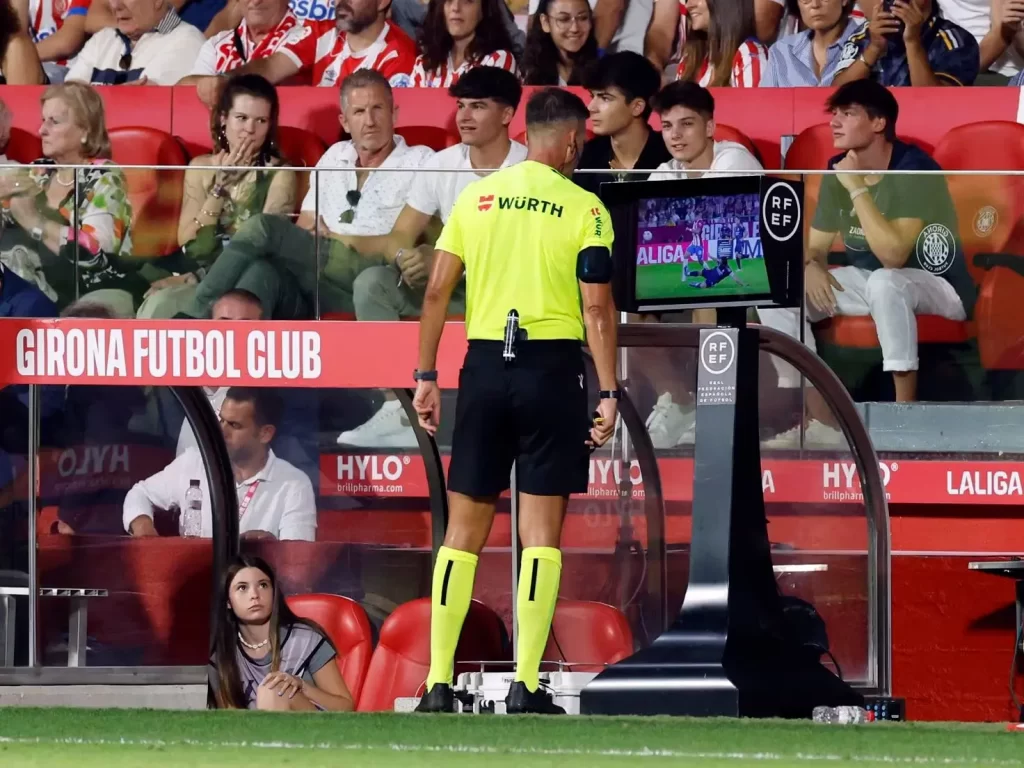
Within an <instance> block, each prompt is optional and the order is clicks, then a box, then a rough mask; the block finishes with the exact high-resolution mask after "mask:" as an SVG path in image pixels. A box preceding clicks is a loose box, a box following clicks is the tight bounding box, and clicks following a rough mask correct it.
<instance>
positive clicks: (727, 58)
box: [678, 0, 768, 88]
mask: <svg viewBox="0 0 1024 768" xmlns="http://www.w3.org/2000/svg"><path fill="white" fill-rule="evenodd" d="M686 7H687V11H688V12H687V15H686V18H687V19H688V21H687V24H688V27H689V28H688V31H687V33H686V43H685V44H684V45H683V50H682V58H681V59H680V61H679V72H678V76H679V79H680V80H692V81H694V82H696V83H698V84H699V85H703V86H704V87H705V88H713V87H723V86H732V87H734V88H756V87H757V86H758V85H760V84H761V76H762V74H763V73H764V68H765V66H767V63H768V49H767V48H765V47H764V45H763V44H762V43H760V42H758V40H757V38H756V34H757V32H756V30H755V28H754V6H753V3H752V2H751V0H688V2H687V5H686Z"/></svg>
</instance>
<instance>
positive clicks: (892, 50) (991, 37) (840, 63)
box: [0, 0, 1024, 106]
mask: <svg viewBox="0 0 1024 768" xmlns="http://www.w3.org/2000/svg"><path fill="white" fill-rule="evenodd" d="M523 6H524V4H523V3H521V2H518V0H515V1H513V0H506V2H503V1H502V0H0V82H8V83H12V84H41V83H47V82H49V83H53V84H56V83H60V82H62V81H64V80H65V79H67V80H80V81H83V82H90V83H94V84H107V85H121V84H124V85H140V84H151V85H174V84H176V83H184V84H196V85H198V86H199V89H200V93H201V95H202V96H203V98H204V100H205V101H207V103H208V104H209V105H211V106H212V105H213V104H214V103H215V102H216V98H217V89H218V85H217V82H216V79H215V78H216V77H217V76H220V75H225V74H231V73H235V72H243V73H251V74H259V75H262V76H263V77H265V78H266V79H267V80H269V81H270V82H271V83H274V84H279V85H290V84H304V85H317V86H324V87H337V86H338V85H339V84H340V83H341V81H342V80H344V78H345V77H346V76H348V75H349V74H351V73H352V72H354V71H356V70H357V69H364V68H365V69H374V70H377V71H379V72H381V73H382V74H383V75H384V76H385V77H386V78H387V79H388V81H389V82H390V84H391V85H392V86H393V87H402V86H417V87H443V88H447V87H450V86H452V85H454V84H455V82H456V81H457V80H458V79H459V77H461V76H462V75H464V74H465V73H466V72H467V71H469V70H470V69H472V68H473V67H479V66H491V67H498V68H502V69H505V70H507V71H509V72H513V73H517V74H518V75H519V76H520V77H521V79H522V81H523V82H524V83H525V84H527V85H542V84H550V85H557V84H569V85H576V84H582V81H583V72H584V71H585V69H586V67H587V66H588V65H589V64H591V63H592V62H593V61H594V60H596V59H599V58H601V57H602V56H605V55H608V54H610V53H616V52H622V51H631V52H633V53H637V54H640V55H643V56H645V57H646V58H647V59H648V60H649V61H651V62H652V63H653V64H654V66H655V67H656V69H657V70H658V72H659V75H660V76H661V77H662V78H664V79H665V80H667V81H671V80H684V81H690V82H696V83H698V84H700V85H704V86H709V87H711V86H715V87H722V86H732V87H744V88H750V87H768V86H776V87H778V86H815V85H821V86H827V85H831V84H837V85H839V84H843V83H847V82H851V81H852V80H856V79H859V78H867V77H870V78H872V79H874V80H876V81H878V82H880V83H882V84H883V85H886V86H902V85H915V86H926V85H971V84H974V83H979V84H986V85H991V84H1005V83H1007V82H1010V81H1011V80H1012V81H1013V82H1014V83H1018V81H1019V80H1020V79H1021V78H1020V72H1021V64H1022V62H1024V37H1022V32H1021V22H1022V21H1024V0H686V1H685V2H683V1H682V0H531V2H529V3H528V4H526V7H523Z"/></svg>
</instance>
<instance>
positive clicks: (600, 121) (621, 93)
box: [572, 51, 672, 195]
mask: <svg viewBox="0 0 1024 768" xmlns="http://www.w3.org/2000/svg"><path fill="white" fill-rule="evenodd" d="M583 85H584V86H585V87H586V88H587V90H588V91H590V97H591V98H590V104H589V105H588V107H587V109H588V110H589V112H590V122H591V125H592V126H593V130H594V134H595V135H594V138H592V139H590V140H589V141H587V143H586V145H585V146H584V147H583V153H582V155H581V156H580V162H579V165H578V166H577V168H576V173H574V174H573V177H572V180H573V181H575V182H576V183H577V184H579V185H580V186H581V187H583V188H584V189H586V190H587V191H589V192H593V193H594V194H595V195H596V194H600V189H601V184H602V183H604V182H607V181H619V180H621V181H643V180H644V179H646V178H647V177H648V175H650V174H649V173H630V174H623V173H616V171H628V170H632V169H634V168H636V169H637V170H640V169H643V170H647V171H652V170H654V169H655V168H657V167H658V166H659V165H661V164H662V163H667V162H668V161H669V160H671V159H672V155H670V154H669V152H668V150H667V149H666V148H665V142H664V141H663V140H662V138H661V135H660V134H659V133H657V132H656V131H653V130H651V126H650V124H649V123H648V122H647V120H648V119H649V118H650V116H651V100H652V99H653V98H654V94H656V93H657V92H658V89H659V88H660V87H661V76H660V75H659V74H658V71H657V70H656V69H655V68H654V65H653V64H651V62H649V61H648V60H647V59H645V58H644V57H643V56H641V55H640V54H639V53H633V52H631V51H623V52H621V53H613V54H610V55H608V56H605V57H603V58H601V59H599V60H598V61H597V62H596V63H595V64H594V65H593V66H592V68H591V69H590V70H588V71H587V72H586V73H585V75H584V78H583ZM580 171H604V173H580Z"/></svg>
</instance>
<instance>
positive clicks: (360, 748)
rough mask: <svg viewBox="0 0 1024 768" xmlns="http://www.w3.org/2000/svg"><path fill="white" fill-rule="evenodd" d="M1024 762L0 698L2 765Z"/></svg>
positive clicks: (967, 739)
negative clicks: (45, 705) (56, 705)
mask: <svg viewBox="0 0 1024 768" xmlns="http://www.w3.org/2000/svg"><path fill="white" fill-rule="evenodd" d="M259 765H274V766H282V765H283V766H301V767H303V768H318V767H319V766H325V767H326V766H345V767H346V768H350V767H351V768H359V767H361V766H382V767H384V768H387V767H388V766H410V767H411V766H425V767H426V768H429V767H431V766H451V767H452V768H460V767H461V766H486V767H487V768H504V767H505V766H516V767H517V768H541V767H542V766H557V768H576V767H577V766H579V767H580V768H584V767H585V768H603V767H604V766H633V765H645V766H646V765H649V766H661V765H686V766H695V767H696V768H726V767H727V768H747V767H748V766H779V767H780V768H782V767H784V766H785V767H787V768H788V767H789V766H806V767H807V768H817V767H818V766H833V768H842V767H843V766H865V767H871V766H894V765H906V766H950V767H952V768H957V767H958V766H1024V734H1022V735H1018V734H1012V733H1007V732H1006V731H1005V729H1004V728H1003V726H999V725H958V724H920V723H899V724H893V723H875V724H870V725H865V726H827V725H815V724H813V723H808V722H799V723H794V722H781V721H740V720H714V719H712V720H690V719H669V718H587V717H560V718H551V717H549V718H541V717H506V716H500V715H476V716H474V715H444V716H433V715H396V714H354V715H352V714H349V715H329V714H310V715H282V714H270V713H262V712H164V711H139V710H75V709H0V766H3V768H22V766H39V767H40V768H42V767H44V766H45V767H46V768H51V767H52V768H64V767H73V768H94V767H96V768H99V767H100V766H103V768H122V767H127V766H132V767H133V768H134V767H135V766H142V767H143V768H163V766H187V767H188V768H207V767H208V766H209V767H210V768H232V767H233V766H239V767H240V768H241V767H244V768H252V766H259Z"/></svg>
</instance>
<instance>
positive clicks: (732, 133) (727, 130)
mask: <svg viewBox="0 0 1024 768" xmlns="http://www.w3.org/2000/svg"><path fill="white" fill-rule="evenodd" d="M715 141H735V142H736V143H737V144H742V145H743V146H744V147H746V148H747V149H748V150H749V151H750V154H752V155H753V156H754V157H756V158H757V161H758V162H759V163H761V164H762V165H764V160H763V159H762V158H761V153H760V152H758V151H757V147H756V146H754V142H752V141H751V140H750V139H749V138H748V137H747V135H746V134H745V133H743V131H740V130H738V129H736V128H733V127H732V126H731V125H723V124H722V123H715Z"/></svg>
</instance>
